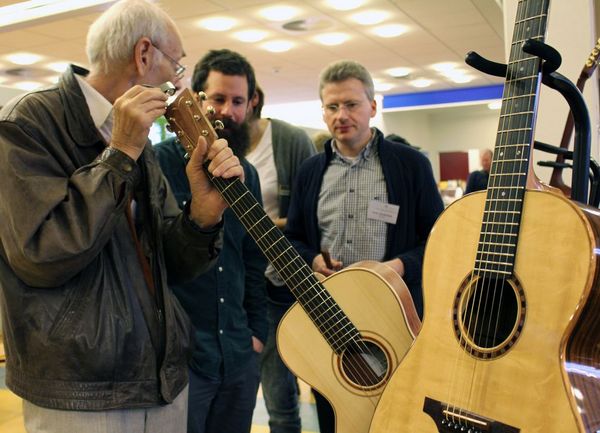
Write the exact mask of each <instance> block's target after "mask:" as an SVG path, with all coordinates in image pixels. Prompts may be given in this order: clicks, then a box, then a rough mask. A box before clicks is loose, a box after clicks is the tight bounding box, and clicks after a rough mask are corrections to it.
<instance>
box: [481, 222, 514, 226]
mask: <svg viewBox="0 0 600 433" xmlns="http://www.w3.org/2000/svg"><path fill="white" fill-rule="evenodd" d="M484 224H486V225H494V224H495V225H503V226H515V227H518V226H519V223H508V222H492V221H486V222H484Z"/></svg>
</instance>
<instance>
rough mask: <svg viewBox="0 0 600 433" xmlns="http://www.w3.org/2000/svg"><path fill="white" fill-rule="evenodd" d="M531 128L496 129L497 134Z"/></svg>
mask: <svg viewBox="0 0 600 433" xmlns="http://www.w3.org/2000/svg"><path fill="white" fill-rule="evenodd" d="M531 130H532V128H514V129H500V130H498V134H503V133H505V132H508V133H513V132H522V131H531Z"/></svg>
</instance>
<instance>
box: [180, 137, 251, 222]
mask: <svg viewBox="0 0 600 433" xmlns="http://www.w3.org/2000/svg"><path fill="white" fill-rule="evenodd" d="M207 147H208V145H207V143H206V140H205V139H204V137H199V138H198V144H197V146H196V149H195V150H194V151H193V152H192V155H191V157H190V160H189V162H188V164H187V166H186V170H185V171H186V173H187V177H188V180H189V183H190V189H191V192H192V203H191V206H190V217H191V218H192V220H194V222H195V223H196V224H198V225H199V226H200V227H202V228H207V227H212V226H214V225H215V224H217V223H218V222H219V221H221V218H222V216H223V211H224V210H225V208H227V203H226V202H225V200H223V198H222V197H221V194H220V193H219V191H217V189H216V188H215V187H214V186H213V184H212V182H211V181H210V180H209V179H208V176H206V173H204V168H203V167H202V164H203V163H204V161H205V160H206V159H209V160H210V161H211V162H210V164H209V166H208V171H209V172H210V173H212V175H213V176H216V177H222V178H224V179H229V178H233V177H239V178H240V179H242V180H244V169H243V168H242V166H241V165H240V160H239V159H238V158H237V156H235V155H234V154H233V151H232V150H231V148H230V147H229V146H228V145H227V141H225V140H223V139H218V140H215V141H214V142H213V144H212V145H211V146H210V147H208V149H207Z"/></svg>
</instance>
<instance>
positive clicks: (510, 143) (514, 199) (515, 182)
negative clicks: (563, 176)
mask: <svg viewBox="0 0 600 433" xmlns="http://www.w3.org/2000/svg"><path fill="white" fill-rule="evenodd" d="M531 4H532V3H528V5H527V6H526V7H525V9H526V13H525V16H526V17H527V18H526V19H525V20H524V19H523V17H522V16H521V17H520V19H519V24H518V25H517V27H516V28H515V40H516V41H515V42H514V44H515V46H513V49H515V50H516V53H515V54H516V56H510V58H511V59H513V58H515V57H516V60H515V61H511V62H510V63H509V65H508V70H507V79H508V82H507V85H508V86H510V87H509V90H510V89H512V90H514V93H511V91H509V92H508V95H509V97H510V100H509V101H507V102H508V106H509V107H510V109H509V110H507V111H508V113H509V114H510V116H509V117H508V118H507V119H504V122H503V124H504V125H503V126H502V128H501V134H502V136H503V137H501V139H500V140H499V141H500V142H501V143H504V144H503V145H502V147H501V155H500V156H501V157H502V156H503V155H504V157H502V158H501V159H500V161H501V164H502V167H503V168H505V166H508V170H506V169H504V170H501V172H502V173H506V172H507V171H508V172H509V173H512V175H511V176H510V177H509V178H508V180H509V182H508V184H507V182H506V180H507V179H505V178H502V177H499V176H494V180H493V182H492V185H491V187H492V189H493V191H492V193H493V194H494V193H495V194H500V196H499V197H497V198H501V197H502V194H504V197H506V196H508V200H509V201H508V202H506V203H504V202H502V201H500V200H496V201H495V204H496V205H497V207H499V206H500V204H504V205H503V206H502V209H500V212H498V213H494V214H493V216H494V218H493V219H491V220H489V219H488V223H489V222H491V224H488V227H487V230H490V231H492V232H497V231H499V230H497V229H491V228H492V227H502V232H503V238H504V239H505V241H504V242H502V243H503V244H513V243H514V244H515V245H516V237H515V236H514V235H515V232H514V229H515V227H518V224H515V221H516V219H518V213H514V212H516V211H515V210H514V209H516V208H517V207H518V206H519V200H522V198H523V197H524V190H523V191H521V189H522V188H524V183H525V182H526V179H521V182H519V176H522V175H519V174H518V173H522V172H526V171H527V167H523V163H522V162H521V164H520V168H521V169H519V170H515V168H517V167H519V163H518V161H516V160H517V159H519V158H518V157H519V153H520V152H523V150H525V149H523V144H521V143H524V142H525V140H524V134H526V133H524V132H523V131H525V130H526V128H523V126H524V125H522V124H520V123H518V124H515V123H516V122H515V117H516V120H517V122H520V121H521V119H523V118H524V116H522V115H521V114H520V111H524V109H525V108H528V107H527V106H528V105H530V104H526V107H521V106H519V102H516V101H519V100H520V99H521V98H522V96H521V94H520V93H519V92H518V89H519V85H521V84H522V83H523V81H525V83H529V82H530V78H528V77H531V76H532V72H530V71H529V70H528V68H527V67H525V66H523V65H524V64H525V65H526V64H527V63H529V64H531V61H528V58H527V57H526V56H523V52H522V50H521V44H522V42H523V41H524V40H525V38H526V37H527V36H532V35H531V34H528V33H529V30H531V27H532V21H530V20H533V25H535V24H536V22H537V21H536V18H535V17H536V16H537V15H538V14H537V13H532V11H531V9H530V7H529V6H530V5H531ZM524 94H525V95H531V89H529V90H527V89H525V92H524ZM527 98H529V97H527ZM523 99H525V98H523ZM528 111H529V110H528ZM517 115H518V117H517ZM525 118H526V116H525ZM506 120H508V121H506ZM513 151H514V152H515V154H514V155H513V154H512V152H513ZM507 155H510V156H509V157H508V158H507ZM521 156H524V155H521ZM522 159H527V158H522ZM507 190H508V193H506V191H507ZM519 193H522V194H523V196H522V197H521V198H519ZM511 204H514V206H513V207H511V206H510V205H511ZM506 209H511V210H512V211H513V212H512V213H507V212H503V211H505V210H506ZM496 210H498V209H496ZM521 210H522V209H521ZM515 215H517V216H516V218H515ZM499 216H500V217H501V218H498V217H499ZM490 236H492V235H490ZM508 240H511V242H508ZM515 245H510V246H504V245H502V246H501V248H500V249H499V250H498V249H496V250H494V249H491V251H492V253H491V256H492V257H493V256H494V255H495V252H499V253H500V254H505V253H510V252H511V248H513V249H514V247H515ZM515 251H516V249H515V250H514V251H513V253H514V252H515ZM502 257H504V256H501V255H498V256H496V258H493V259H492V260H489V261H492V262H496V261H498V262H499V263H503V260H504V259H502ZM506 257H508V256H506ZM513 257H514V256H513ZM488 258H490V257H489V255H488ZM512 265H513V267H514V259H513V263H512ZM513 270H514V269H513ZM486 274H487V273H486ZM506 280H508V278H507V279H506ZM506 280H505V279H504V278H497V277H496V278H493V279H492V278H489V277H488V275H486V278H485V279H484V280H483V285H482V286H481V287H480V292H482V293H481V294H480V300H481V299H482V298H483V297H484V296H485V303H484V304H485V305H484V311H483V314H482V315H481V311H480V310H478V313H477V319H476V322H475V326H474V327H473V332H472V333H476V332H477V331H478V330H481V331H480V332H481V335H482V338H484V337H486V336H491V335H492V333H490V329H492V328H493V336H492V337H491V340H490V341H489V343H490V344H489V347H490V348H491V349H490V350H493V348H494V347H497V346H498V344H497V338H498V329H499V325H500V322H501V321H500V319H501V314H502V309H503V303H504V299H503V298H504V294H505V291H506V290H510V289H511V287H510V285H509V284H510V283H509V281H506ZM492 284H493V288H492ZM490 292H492V294H493V295H492V299H491V303H490V304H491V305H489V312H488V302H489V296H490ZM497 298H498V299H497ZM496 306H497V307H496ZM495 307H496V308H495ZM479 317H482V319H483V320H487V326H485V325H486V324H485V323H483V324H482V325H483V326H482V327H481V328H480V327H479V323H478V321H479ZM486 328H487V329H486ZM502 343H503V342H500V344H502ZM485 367H486V364H485V363H483V362H474V363H473V364H472V373H471V386H470V389H469V395H468V400H467V401H468V404H469V406H473V403H474V400H476V401H482V398H483V393H484V390H483V388H482V387H480V388H478V389H479V393H478V394H477V395H474V393H475V384H476V383H477V382H478V380H477V379H478V377H477V372H478V371H479V373H480V374H481V373H482V370H483V372H485Z"/></svg>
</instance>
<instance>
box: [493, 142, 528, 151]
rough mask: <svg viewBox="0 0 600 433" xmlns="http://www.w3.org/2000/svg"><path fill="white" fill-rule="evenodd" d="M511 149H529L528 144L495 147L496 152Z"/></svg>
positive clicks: (507, 144)
mask: <svg viewBox="0 0 600 433" xmlns="http://www.w3.org/2000/svg"><path fill="white" fill-rule="evenodd" d="M513 147H520V148H521V149H523V150H524V149H529V143H510V144H509V143H506V144H501V145H499V146H497V147H496V151H500V150H512V148H513Z"/></svg>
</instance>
